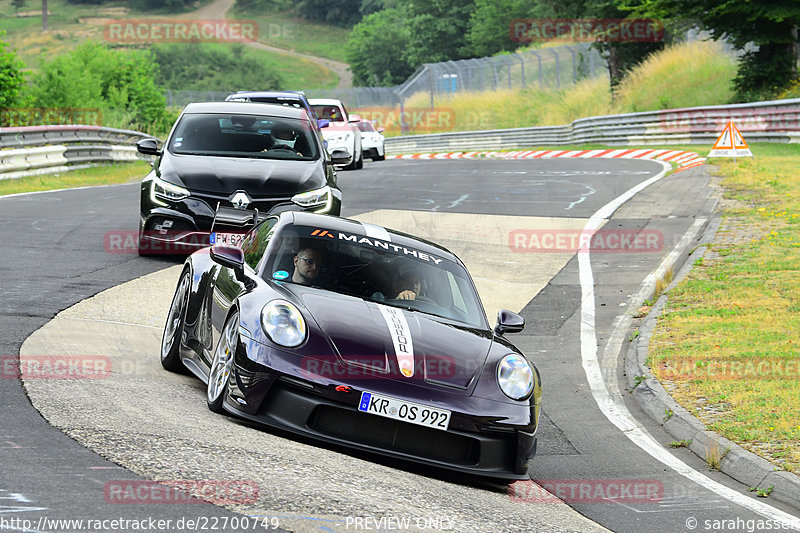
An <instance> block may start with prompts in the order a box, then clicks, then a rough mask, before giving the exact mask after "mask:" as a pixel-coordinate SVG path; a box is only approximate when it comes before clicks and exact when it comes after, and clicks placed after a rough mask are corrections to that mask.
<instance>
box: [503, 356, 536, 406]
mask: <svg viewBox="0 0 800 533" xmlns="http://www.w3.org/2000/svg"><path fill="white" fill-rule="evenodd" d="M533 379H534V378H533V370H532V369H531V365H529V364H528V361H526V360H525V358H524V357H522V356H521V355H519V354H515V353H514V354H509V355H507V356H505V357H504V358H503V359H502V360H501V361H500V363H499V364H498V365H497V384H498V385H499V386H500V390H502V391H503V394H505V395H506V396H508V397H509V398H511V399H512V400H524V399H525V398H527V397H528V396H530V394H531V392H533V385H534V383H533Z"/></svg>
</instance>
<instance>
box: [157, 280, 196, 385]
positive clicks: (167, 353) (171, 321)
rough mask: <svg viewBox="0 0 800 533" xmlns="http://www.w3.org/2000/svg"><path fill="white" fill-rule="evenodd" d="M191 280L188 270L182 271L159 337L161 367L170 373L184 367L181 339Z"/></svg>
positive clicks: (180, 370) (182, 369) (181, 370)
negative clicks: (162, 331)
mask: <svg viewBox="0 0 800 533" xmlns="http://www.w3.org/2000/svg"><path fill="white" fill-rule="evenodd" d="M190 287H191V278H190V276H189V269H188V268H185V269H183V272H182V273H181V277H180V279H179V280H178V287H177V288H176V289H175V296H173V297H172V305H170V306H169V313H168V314H167V323H166V324H164V334H163V335H162V337H161V366H163V367H164V369H165V370H169V371H170V372H183V371H184V369H185V367H184V366H183V363H182V362H181V337H182V336H183V327H184V325H185V324H186V308H187V304H188V303H189V289H190Z"/></svg>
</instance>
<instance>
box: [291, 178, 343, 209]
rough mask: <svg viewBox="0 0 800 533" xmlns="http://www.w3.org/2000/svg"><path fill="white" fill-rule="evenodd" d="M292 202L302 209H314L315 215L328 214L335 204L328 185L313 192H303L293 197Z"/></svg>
mask: <svg viewBox="0 0 800 533" xmlns="http://www.w3.org/2000/svg"><path fill="white" fill-rule="evenodd" d="M292 201H293V202H294V203H296V204H297V205H299V206H301V207H306V208H313V207H317V208H318V209H315V210H314V212H315V213H327V212H328V211H330V210H331V204H333V193H332V192H331V188H330V187H328V186H327V185H326V186H325V187H321V188H319V189H314V190H313V191H308V192H301V193H299V194H295V195H294V196H292Z"/></svg>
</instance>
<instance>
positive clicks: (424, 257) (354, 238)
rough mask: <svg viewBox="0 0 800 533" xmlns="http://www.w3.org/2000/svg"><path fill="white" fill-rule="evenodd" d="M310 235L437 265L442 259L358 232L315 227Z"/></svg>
mask: <svg viewBox="0 0 800 533" xmlns="http://www.w3.org/2000/svg"><path fill="white" fill-rule="evenodd" d="M376 227H377V226H376ZM384 231H385V230H384ZM310 235H311V236H312V237H317V238H322V239H337V240H340V241H348V242H352V243H356V244H362V245H364V246H371V247H373V248H380V249H382V250H387V251H390V250H391V251H393V252H395V253H397V254H400V255H404V256H409V257H414V258H416V259H419V260H420V261H427V262H428V263H434V264H436V265H438V264H439V263H441V262H442V261H443V259H442V258H439V257H436V256H435V255H431V254H429V253H426V252H421V251H419V250H415V249H413V248H408V247H406V246H402V245H399V244H394V243H392V242H386V241H383V240H381V239H377V238H370V237H364V236H363V235H358V234H348V233H342V232H340V231H339V232H333V231H329V230H326V229H315V230H313V231H311V233H310Z"/></svg>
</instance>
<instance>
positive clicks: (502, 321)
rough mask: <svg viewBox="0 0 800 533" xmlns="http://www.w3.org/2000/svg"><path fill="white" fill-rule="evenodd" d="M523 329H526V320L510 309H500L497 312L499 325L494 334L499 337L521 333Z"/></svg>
mask: <svg viewBox="0 0 800 533" xmlns="http://www.w3.org/2000/svg"><path fill="white" fill-rule="evenodd" d="M523 329H525V319H524V318H522V317H521V316H519V315H518V314H517V313H514V312H512V311H509V310H508V309H500V310H499V311H498V312H497V325H496V326H495V327H494V332H495V333H497V334H498V335H503V334H504V333H519V332H520V331H522V330H523Z"/></svg>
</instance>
